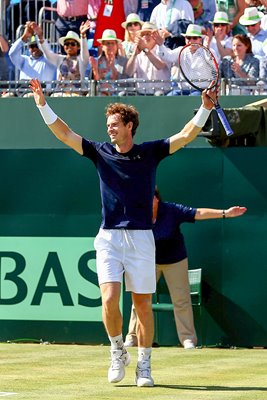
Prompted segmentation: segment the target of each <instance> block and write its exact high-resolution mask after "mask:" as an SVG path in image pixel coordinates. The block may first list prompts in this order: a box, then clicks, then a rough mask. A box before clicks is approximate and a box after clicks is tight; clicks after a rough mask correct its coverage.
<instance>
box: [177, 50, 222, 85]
mask: <svg viewBox="0 0 267 400" xmlns="http://www.w3.org/2000/svg"><path fill="white" fill-rule="evenodd" d="M180 67H181V70H182V73H183V75H184V77H185V78H186V79H187V80H189V81H191V82H192V83H194V85H196V86H198V87H199V88H200V89H205V88H207V87H208V86H209V85H210V83H211V82H212V81H216V82H217V81H218V68H217V66H216V64H215V62H214V59H213V57H212V56H211V55H210V52H209V51H206V49H205V48H204V47H195V46H193V45H191V46H188V47H186V48H185V49H184V50H183V51H182V52H181V54H180Z"/></svg>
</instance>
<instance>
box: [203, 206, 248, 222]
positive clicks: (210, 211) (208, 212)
mask: <svg viewBox="0 0 267 400" xmlns="http://www.w3.org/2000/svg"><path fill="white" fill-rule="evenodd" d="M246 211H247V209H246V207H240V206H234V207H230V208H228V209H227V210H217V209H215V208H197V212H196V215H195V220H205V219H216V218H235V217H241V215H243V214H245V212H246Z"/></svg>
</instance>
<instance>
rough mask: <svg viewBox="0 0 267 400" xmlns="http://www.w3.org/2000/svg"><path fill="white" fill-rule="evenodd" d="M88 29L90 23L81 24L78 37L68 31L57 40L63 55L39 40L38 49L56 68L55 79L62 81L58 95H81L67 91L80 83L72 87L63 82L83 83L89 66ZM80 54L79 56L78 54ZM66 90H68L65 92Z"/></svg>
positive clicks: (37, 27)
mask: <svg viewBox="0 0 267 400" xmlns="http://www.w3.org/2000/svg"><path fill="white" fill-rule="evenodd" d="M89 28H90V21H89V20H87V21H86V22H82V23H81V26H80V36H79V35H78V34H77V33H76V32H73V31H69V32H68V33H67V35H66V36H63V37H61V38H59V40H58V41H59V43H60V44H61V46H63V48H64V52H65V54H57V53H54V52H53V51H51V49H50V48H49V47H48V46H47V43H46V41H45V40H44V39H43V38H40V47H41V49H42V51H43V53H44V56H45V57H46V59H47V60H48V61H49V62H50V63H51V64H53V65H54V66H55V67H56V68H57V79H58V80H59V81H62V84H59V85H58V87H57V89H60V92H59V94H56V93H55V94H54V96H55V95H57V96H58V95H65V96H66V95H70V94H72V95H73V94H74V93H75V94H81V93H80V92H79V91H76V92H75V90H74V91H73V90H69V89H77V88H80V86H81V85H80V83H78V82H76V83H73V84H72V85H70V84H69V83H68V84H64V83H63V81H66V80H67V81H69V80H74V81H83V80H84V78H85V72H86V69H87V67H88V65H89V53H88V48H87V39H86V31H87V30H88V29H89ZM39 29H40V28H39V26H38V25H35V31H36V32H38V30H39ZM79 52H80V54H79ZM67 89H68V90H67Z"/></svg>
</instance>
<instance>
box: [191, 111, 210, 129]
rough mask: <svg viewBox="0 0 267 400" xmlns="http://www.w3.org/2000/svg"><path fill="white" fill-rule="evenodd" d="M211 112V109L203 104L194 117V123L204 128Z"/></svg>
mask: <svg viewBox="0 0 267 400" xmlns="http://www.w3.org/2000/svg"><path fill="white" fill-rule="evenodd" d="M210 113H211V110H207V109H206V108H204V107H203V106H201V107H200V108H199V110H198V112H197V113H196V115H195V116H194V118H193V119H192V122H193V124H194V125H196V126H198V127H199V128H202V127H203V126H204V125H205V123H206V122H207V120H208V118H209V115H210Z"/></svg>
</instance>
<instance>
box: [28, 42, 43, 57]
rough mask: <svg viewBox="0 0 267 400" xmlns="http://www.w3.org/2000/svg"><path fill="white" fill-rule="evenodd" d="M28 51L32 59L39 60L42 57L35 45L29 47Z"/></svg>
mask: <svg viewBox="0 0 267 400" xmlns="http://www.w3.org/2000/svg"><path fill="white" fill-rule="evenodd" d="M29 51H30V54H31V55H32V56H33V58H40V57H41V56H42V55H43V53H42V51H41V50H40V49H39V47H38V46H37V44H36V43H33V44H30V45H29Z"/></svg>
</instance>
